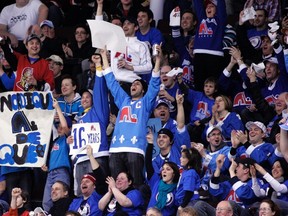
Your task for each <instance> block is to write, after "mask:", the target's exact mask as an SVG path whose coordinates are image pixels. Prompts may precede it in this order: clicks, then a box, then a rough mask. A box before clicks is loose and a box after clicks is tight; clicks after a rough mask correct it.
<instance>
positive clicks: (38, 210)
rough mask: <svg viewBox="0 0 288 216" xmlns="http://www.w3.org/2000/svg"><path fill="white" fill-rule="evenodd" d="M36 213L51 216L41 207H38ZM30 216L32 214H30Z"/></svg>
mask: <svg viewBox="0 0 288 216" xmlns="http://www.w3.org/2000/svg"><path fill="white" fill-rule="evenodd" d="M34 213H35V214H36V213H42V214H43V215H44V216H49V215H50V214H48V213H47V212H46V211H44V210H43V209H42V208H41V207H37V208H35V209H34ZM29 214H30V213H29Z"/></svg>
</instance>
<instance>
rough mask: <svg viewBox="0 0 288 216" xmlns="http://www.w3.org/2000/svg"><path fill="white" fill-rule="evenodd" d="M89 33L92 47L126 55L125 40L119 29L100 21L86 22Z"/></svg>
mask: <svg viewBox="0 0 288 216" xmlns="http://www.w3.org/2000/svg"><path fill="white" fill-rule="evenodd" d="M87 22H88V24H89V27H90V31H91V40H92V46H93V47H95V48H100V49H103V48H104V47H105V45H106V46H107V50H113V51H115V52H121V53H126V47H127V43H126V39H125V34H124V31H123V29H122V28H121V27H119V26H117V25H114V24H112V23H109V22H106V21H102V20H87Z"/></svg>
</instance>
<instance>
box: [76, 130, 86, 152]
mask: <svg viewBox="0 0 288 216" xmlns="http://www.w3.org/2000/svg"><path fill="white" fill-rule="evenodd" d="M78 129H79V130H78V131H77V128H75V129H74V130H73V136H74V145H73V149H79V148H82V146H85V145H86V140H85V139H84V138H83V132H85V128H84V127H80V128H78ZM78 141H79V142H78Z"/></svg>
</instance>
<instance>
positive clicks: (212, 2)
mask: <svg viewBox="0 0 288 216" xmlns="http://www.w3.org/2000/svg"><path fill="white" fill-rule="evenodd" d="M208 4H213V5H215V6H217V0H206V1H205V8H206V7H207V5H208Z"/></svg>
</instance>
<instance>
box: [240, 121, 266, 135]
mask: <svg viewBox="0 0 288 216" xmlns="http://www.w3.org/2000/svg"><path fill="white" fill-rule="evenodd" d="M252 125H256V126H257V127H259V128H260V129H261V130H262V131H263V133H266V126H265V125H264V124H263V123H262V122H259V121H255V122H253V121H249V122H247V123H246V124H245V126H246V128H247V129H248V130H251V126H252Z"/></svg>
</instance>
